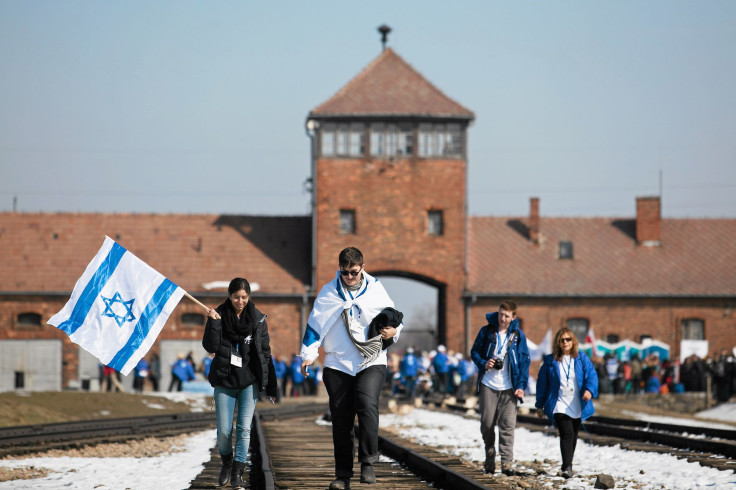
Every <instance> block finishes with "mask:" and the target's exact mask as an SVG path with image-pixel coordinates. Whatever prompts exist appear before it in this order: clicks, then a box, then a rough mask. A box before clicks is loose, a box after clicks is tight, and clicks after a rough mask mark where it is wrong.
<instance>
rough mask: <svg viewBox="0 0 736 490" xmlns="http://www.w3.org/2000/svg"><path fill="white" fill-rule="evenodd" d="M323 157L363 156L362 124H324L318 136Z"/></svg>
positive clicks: (363, 137) (363, 130) (363, 132)
mask: <svg viewBox="0 0 736 490" xmlns="http://www.w3.org/2000/svg"><path fill="white" fill-rule="evenodd" d="M320 141H321V151H320V154H321V155H322V156H325V157H361V156H363V155H364V154H365V125H364V124H363V123H325V124H324V125H323V126H322V129H321V135H320Z"/></svg>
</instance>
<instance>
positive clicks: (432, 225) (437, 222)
mask: <svg viewBox="0 0 736 490" xmlns="http://www.w3.org/2000/svg"><path fill="white" fill-rule="evenodd" d="M427 228H428V230H427V231H428V232H429V234H430V235H435V236H440V235H442V234H443V232H444V223H443V219H442V211H440V210H436V209H433V210H431V211H429V212H428V213H427Z"/></svg>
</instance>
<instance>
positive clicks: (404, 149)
mask: <svg viewBox="0 0 736 490" xmlns="http://www.w3.org/2000/svg"><path fill="white" fill-rule="evenodd" d="M413 153H414V135H413V134H412V127H411V125H409V124H386V123H374V124H371V156H373V157H393V156H406V155H412V154H413Z"/></svg>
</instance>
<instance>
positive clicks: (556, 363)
mask: <svg viewBox="0 0 736 490" xmlns="http://www.w3.org/2000/svg"><path fill="white" fill-rule="evenodd" d="M552 345H553V347H552V354H549V355H546V356H544V363H543V364H542V367H541V368H539V376H538V377H537V403H536V407H537V416H539V417H540V418H541V417H542V416H543V415H547V418H549V419H550V421H552V423H554V425H556V426H557V430H558V431H559V432H560V452H561V453H562V476H563V477H564V478H571V477H572V475H573V472H572V458H573V455H574V454H575V446H576V445H577V441H578V430H579V429H580V424H581V423H582V421H583V420H585V419H587V418H588V417H590V416H591V415H593V411H594V408H593V401H592V400H593V398H596V397H597V396H598V375H597V374H596V371H595V367H593V363H592V362H591V361H590V358H588V356H587V355H585V353H584V352H578V339H577V338H576V337H575V334H574V333H573V332H572V330H570V329H569V328H567V327H563V328H561V329H560V330H558V331H557V333H556V334H555V339H554V343H553V344H552Z"/></svg>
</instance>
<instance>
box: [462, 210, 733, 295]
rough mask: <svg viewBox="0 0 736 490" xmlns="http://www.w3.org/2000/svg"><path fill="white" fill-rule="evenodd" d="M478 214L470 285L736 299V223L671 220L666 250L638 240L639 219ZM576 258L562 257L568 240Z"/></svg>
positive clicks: (487, 289) (665, 226)
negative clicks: (531, 226)
mask: <svg viewBox="0 0 736 490" xmlns="http://www.w3.org/2000/svg"><path fill="white" fill-rule="evenodd" d="M540 223H541V224H540V232H541V235H542V243H541V244H540V245H534V244H533V243H532V242H531V241H529V240H528V239H527V236H528V235H527V226H528V223H527V220H526V219H524V218H508V217H507V218H501V217H472V218H470V224H469V225H470V226H469V228H470V234H469V235H470V236H469V240H470V243H469V250H470V256H469V265H470V270H469V279H468V281H469V282H468V289H469V290H470V291H472V292H475V293H478V294H494V295H495V294H502V295H532V296H535V295H539V296H557V295H559V296H720V297H723V296H736V220H733V219H663V220H662V221H661V227H660V230H661V244H662V245H661V247H648V246H642V245H638V244H637V243H636V240H635V238H634V233H635V221H634V220H633V219H615V218H541V220H540ZM563 240H564V241H571V242H572V244H573V254H574V258H573V259H571V260H570V259H558V258H557V255H558V245H559V242H560V241H563Z"/></svg>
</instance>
